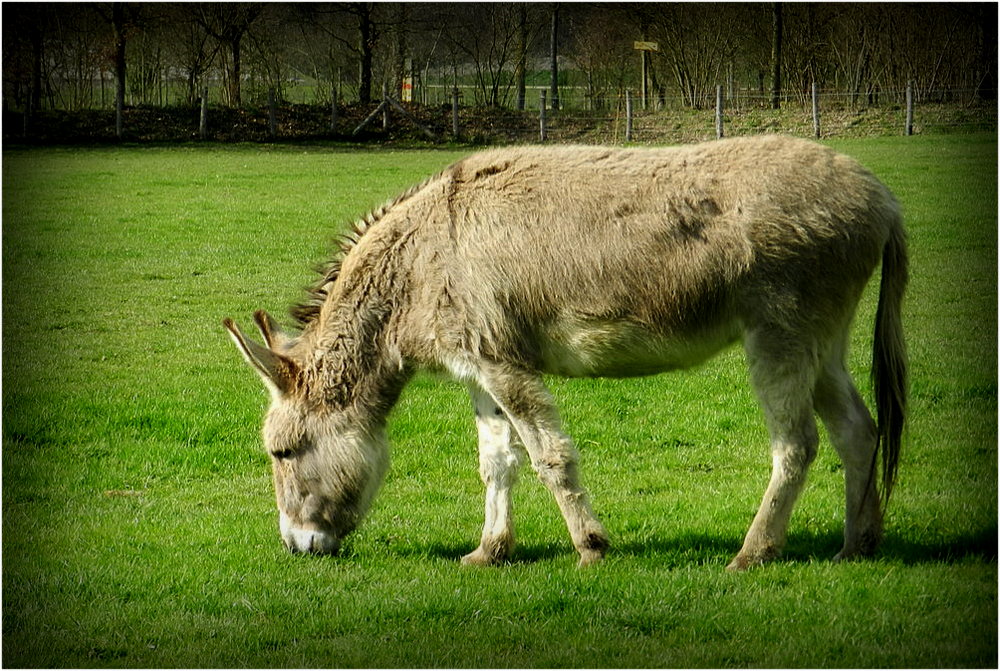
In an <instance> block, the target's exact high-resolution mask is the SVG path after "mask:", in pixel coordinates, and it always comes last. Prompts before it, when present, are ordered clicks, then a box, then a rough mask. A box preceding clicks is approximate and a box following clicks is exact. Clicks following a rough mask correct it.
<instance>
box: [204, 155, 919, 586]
mask: <svg viewBox="0 0 1000 671" xmlns="http://www.w3.org/2000/svg"><path fill="white" fill-rule="evenodd" d="M880 261H881V264H882V275H881V286H880V293H879V299H878V308H877V314H876V317H875V333H874V342H873V360H872V377H873V384H874V397H875V405H876V410H877V415H876V416H877V421H873V419H872V417H871V415H870V414H869V411H868V409H867V407H866V406H865V404H864V402H863V401H862V399H861V396H860V395H859V393H858V391H857V389H856V388H855V385H854V382H853V381H852V379H851V375H850V373H849V372H848V371H847V368H846V366H845V360H846V359H845V357H846V353H847V347H848V339H849V330H850V325H851V322H852V318H853V316H854V313H855V309H856V307H857V304H858V301H859V299H860V296H861V294H862V291H863V289H864V288H865V286H866V284H867V283H868V280H869V278H870V277H871V275H872V274H873V271H874V269H875V267H876V266H877V265H878V264H879V262H880ZM906 282H907V251H906V239H905V233H904V230H903V227H902V222H901V216H900V210H899V207H898V205H897V203H896V201H895V199H894V198H893V196H892V194H891V193H890V192H889V190H888V189H887V188H886V187H885V186H883V185H882V184H881V183H880V182H879V181H878V180H877V179H876V178H875V177H874V176H873V175H872V174H871V173H869V172H868V171H867V170H865V169H864V168H862V167H861V166H860V165H859V164H858V163H856V162H855V161H853V160H852V159H850V158H847V157H845V156H843V155H840V154H837V153H835V152H834V151H832V150H830V149H828V148H825V147H822V146H820V145H817V144H813V143H811V142H806V141H802V140H795V139H790V138H784V137H779V136H765V137H757V138H741V139H730V140H721V141H716V142H710V143H706V144H699V145H694V146H687V147H681V148H670V149H611V148H600V147H551V148H540V147H510V148H502V149H492V150H489V151H484V152H482V153H477V154H474V155H472V156H469V157H467V158H465V159H463V160H460V161H458V162H457V163H455V164H453V165H451V166H450V167H448V168H446V169H445V170H443V171H442V172H440V173H439V174H437V175H435V176H433V177H431V178H429V179H427V180H426V181H425V182H423V183H422V184H420V185H418V186H416V187H414V188H412V189H410V190H409V191H407V192H405V193H403V194H402V195H400V196H399V197H398V198H396V199H395V200H394V201H392V202H390V203H389V204H387V205H385V206H383V207H382V208H381V209H379V210H377V211H375V212H373V213H371V214H369V215H368V216H367V217H365V218H364V219H362V220H361V221H359V222H358V223H356V224H355V226H354V228H353V231H352V232H350V233H349V234H347V235H346V236H345V237H344V238H342V240H341V244H340V250H339V252H338V253H337V254H336V255H335V258H334V260H333V261H332V262H331V263H329V264H328V265H327V266H326V267H325V268H323V269H321V277H320V278H319V280H318V281H317V282H316V284H315V286H313V287H312V288H311V290H310V291H309V294H308V298H307V299H306V300H305V301H304V302H303V303H302V304H300V305H298V306H296V307H294V308H293V310H292V315H293V317H294V318H295V319H296V320H297V322H298V324H299V326H300V327H301V332H300V333H299V334H298V335H294V336H292V335H287V334H286V333H284V332H283V331H282V330H281V329H280V328H279V326H278V325H277V323H276V322H275V321H274V320H273V319H272V318H271V317H270V316H269V315H268V314H267V313H266V312H263V311H258V312H257V313H256V314H255V321H256V324H257V326H258V328H259V330H260V332H261V335H262V337H263V339H264V343H265V344H264V345H261V344H259V343H257V342H255V341H254V340H252V339H250V338H248V337H247V336H246V335H245V334H244V333H243V332H242V331H241V330H240V329H239V328H238V327H237V326H236V325H235V324H234V323H233V322H232V320H230V319H226V320H224V322H223V323H224V326H225V328H226V329H227V330H228V332H229V335H230V336H231V337H232V339H233V341H234V342H235V343H236V346H237V347H238V349H239V351H240V352H241V353H242V355H243V357H244V358H245V359H246V360H247V361H248V362H249V363H250V365H251V366H252V367H253V368H254V369H255V370H256V371H257V372H258V373H259V374H260V376H261V377H262V378H263V380H264V383H265V385H266V386H267V387H268V389H269V390H270V393H271V397H272V403H271V407H270V410H269V411H268V413H267V416H266V419H265V421H264V428H263V437H264V444H265V446H266V449H267V451H268V452H269V454H270V456H271V459H272V466H273V474H274V486H275V491H276V494H277V502H278V510H279V513H280V530H281V537H282V539H283V540H284V543H285V545H286V546H287V548H288V549H289V550H291V551H292V552H313V553H336V552H337V551H338V549H339V548H340V545H341V542H342V539H343V538H344V537H345V535H347V534H348V533H349V532H350V531H352V530H353V529H354V528H355V527H356V525H357V524H358V523H359V522H360V521H361V519H362V517H363V516H364V515H365V513H366V512H367V510H368V508H369V505H370V503H371V501H372V498H373V497H374V496H375V493H376V490H377V489H378V488H379V486H380V484H381V481H382V479H383V475H384V474H385V471H386V469H387V465H388V461H389V456H388V453H389V449H388V443H387V440H386V431H385V425H386V417H387V415H388V414H389V412H390V410H391V408H392V407H393V405H394V404H395V402H396V400H397V398H398V397H399V394H400V392H401V390H402V388H403V386H404V385H405V383H406V382H407V381H408V379H409V378H410V377H411V376H412V375H413V373H414V372H415V370H417V369H418V368H421V367H425V368H431V369H437V370H440V371H445V372H448V373H450V374H451V375H452V376H454V377H455V378H457V379H458V380H460V381H462V382H464V383H465V384H466V385H467V386H468V390H469V393H470V395H471V397H472V404H473V407H474V409H475V418H476V425H477V427H478V436H479V470H480V475H481V477H482V480H483V482H484V484H485V486H486V515H485V517H486V519H485V524H484V526H483V531H482V537H481V540H480V544H479V547H477V548H476V549H475V550H474V551H472V552H471V553H469V554H468V555H466V556H465V557H463V562H464V563H467V564H481V565H486V564H496V563H499V562H503V561H504V560H506V559H507V558H508V557H509V556H510V554H511V551H512V548H513V546H514V532H513V526H512V521H511V488H512V486H513V484H514V481H515V479H516V474H517V470H518V466H519V464H520V462H521V460H522V457H521V453H522V452H524V453H526V454H527V457H528V458H529V459H530V463H531V465H532V467H533V468H534V470H535V471H536V472H537V474H538V476H539V478H540V479H541V481H542V482H543V483H544V484H545V485H546V486H547V487H548V489H549V490H550V491H551V492H552V494H553V495H554V497H555V500H556V502H557V503H558V505H559V508H560V509H561V512H562V515H563V517H564V518H565V521H566V525H567V527H568V528H569V534H570V536H571V538H572V541H573V545H574V546H575V548H576V550H577V552H578V553H579V556H580V560H579V563H580V565H581V566H583V565H587V564H590V563H592V562H595V561H598V560H600V559H601V558H602V557H603V556H604V554H605V552H606V550H607V548H608V536H607V533H606V532H605V529H604V527H603V526H602V525H601V523H600V522H599V521H598V519H597V517H596V516H595V515H594V513H593V511H592V509H591V505H590V502H589V499H588V496H587V493H586V491H585V490H584V488H583V487H582V486H581V484H580V478H579V473H578V454H577V451H576V449H575V448H574V446H573V443H572V441H571V440H570V438H569V437H568V436H567V435H566V434H565V433H563V431H562V430H561V428H560V420H559V415H558V413H557V411H556V408H555V407H554V405H553V401H552V398H551V396H550V394H549V392H548V391H547V389H546V387H545V385H544V383H543V380H542V374H543V373H548V374H555V375H563V376H612V377H627V376H637V375H650V374H654V373H659V372H662V371H667V370H672V369H678V368H685V367H689V366H692V365H696V364H698V363H700V362H702V361H704V360H706V359H707V358H709V357H710V356H712V355H713V354H715V353H717V352H718V351H719V350H720V349H722V348H724V347H727V346H728V345H730V344H732V343H734V342H736V341H741V342H742V344H743V347H744V349H745V352H746V358H747V361H748V364H749V369H750V379H751V383H752V385H753V388H754V390H755V392H756V395H757V398H758V399H759V402H760V405H761V406H762V408H763V411H764V417H765V420H766V422H767V427H768V430H769V435H770V442H771V455H772V473H771V478H770V482H769V484H768V486H767V490H766V491H765V493H764V498H763V502H762V503H761V505H760V508H759V510H758V512H757V514H756V516H755V517H754V519H753V522H752V524H751V526H750V529H749V531H748V532H747V534H746V537H745V540H744V542H743V546H742V548H741V549H740V550H739V552H738V554H737V555H736V556H735V558H734V559H733V560H732V562H731V563H730V564H729V566H728V568H729V569H731V570H742V569H746V568H748V567H751V566H754V565H757V564H761V563H763V562H766V561H769V560H771V559H773V558H775V557H777V556H778V555H779V554H780V551H781V549H782V546H783V543H784V541H785V536H786V529H787V526H788V522H789V517H790V515H791V512H792V506H793V504H794V503H795V500H796V497H797V496H798V495H799V492H800V490H801V489H802V486H803V483H804V481H805V478H806V471H807V470H808V468H809V465H810V463H811V462H812V461H813V459H814V457H815V455H816V450H817V444H818V434H817V428H816V421H815V417H814V413H815V414H816V415H818V416H819V417H820V418H821V419H822V421H823V423H824V424H825V425H826V427H827V429H828V432H829V435H830V437H831V441H832V443H833V445H834V447H835V449H836V450H837V453H838V454H839V456H840V459H841V460H842V462H843V465H844V478H845V489H846V516H845V529H844V545H843V548H842V549H841V550H840V552H839V553H838V554H837V555H836V557H835V558H834V559H835V560H841V559H847V558H852V557H856V556H859V555H868V554H871V553H872V552H873V551H874V550H875V549H876V546H877V545H878V543H879V541H880V539H881V536H882V515H883V509H884V506H885V505H886V504H887V503H888V500H889V496H890V494H891V492H892V487H893V482H894V479H895V476H896V471H897V464H898V461H899V453H900V445H901V439H902V431H903V424H904V420H905V413H906V365H907V360H906V351H905V345H904V340H903V332H902V325H901V305H902V299H903V293H904V288H905V285H906ZM879 461H880V462H881V467H879V465H878V463H877V462H879ZM878 471H881V478H878V477H877V472H878ZM878 480H880V482H878Z"/></svg>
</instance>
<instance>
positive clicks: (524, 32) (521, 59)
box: [514, 2, 528, 110]
mask: <svg viewBox="0 0 1000 671" xmlns="http://www.w3.org/2000/svg"><path fill="white" fill-rule="evenodd" d="M516 49H517V56H516V58H517V60H516V62H515V64H514V86H515V87H516V88H517V109H519V110H524V97H525V81H524V79H525V74H526V72H525V71H526V70H527V64H528V6H527V4H525V3H523V2H520V3H518V5H517V47H516Z"/></svg>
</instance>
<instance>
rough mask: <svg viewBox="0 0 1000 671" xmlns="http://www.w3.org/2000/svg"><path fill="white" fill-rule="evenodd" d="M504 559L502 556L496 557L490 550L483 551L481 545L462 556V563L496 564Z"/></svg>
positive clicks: (468, 564)
mask: <svg viewBox="0 0 1000 671" xmlns="http://www.w3.org/2000/svg"><path fill="white" fill-rule="evenodd" d="M502 561H503V559H502V558H498V557H495V556H493V555H492V554H490V553H488V552H483V549H482V548H481V547H479V548H476V549H475V550H473V551H472V552H470V553H469V554H467V555H465V556H464V557H462V564H463V565H464V566H496V565H497V564H499V563H501V562H502Z"/></svg>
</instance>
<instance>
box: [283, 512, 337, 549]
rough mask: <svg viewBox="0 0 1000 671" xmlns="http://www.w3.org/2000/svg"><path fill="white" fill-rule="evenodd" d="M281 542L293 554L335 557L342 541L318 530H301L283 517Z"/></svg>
mask: <svg viewBox="0 0 1000 671" xmlns="http://www.w3.org/2000/svg"><path fill="white" fill-rule="evenodd" d="M281 540H282V541H283V542H284V543H285V547H286V548H288V551H289V552H291V553H292V554H299V553H309V554H323V555H335V554H337V552H338V551H339V550H340V539H339V538H337V537H336V536H334V535H333V534H329V533H327V532H325V531H320V530H318V529H300V528H298V527H296V526H293V525H292V524H291V522H290V521H289V520H288V518H287V517H285V516H284V515H283V514H282V515H281Z"/></svg>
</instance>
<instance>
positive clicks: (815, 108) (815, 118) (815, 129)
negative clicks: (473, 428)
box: [812, 82, 819, 139]
mask: <svg viewBox="0 0 1000 671" xmlns="http://www.w3.org/2000/svg"><path fill="white" fill-rule="evenodd" d="M812 103H813V135H814V136H816V138H817V139H819V89H818V88H817V86H816V82H813V83H812Z"/></svg>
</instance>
